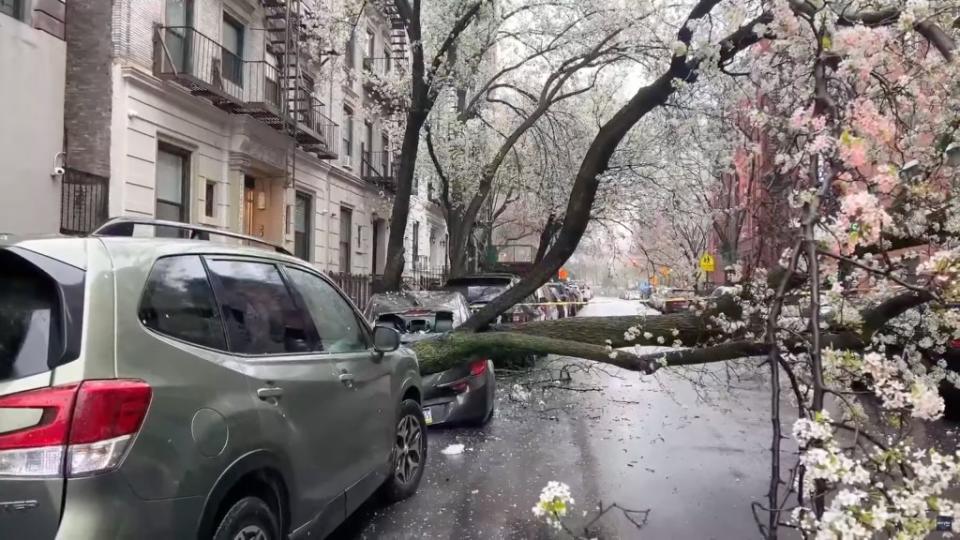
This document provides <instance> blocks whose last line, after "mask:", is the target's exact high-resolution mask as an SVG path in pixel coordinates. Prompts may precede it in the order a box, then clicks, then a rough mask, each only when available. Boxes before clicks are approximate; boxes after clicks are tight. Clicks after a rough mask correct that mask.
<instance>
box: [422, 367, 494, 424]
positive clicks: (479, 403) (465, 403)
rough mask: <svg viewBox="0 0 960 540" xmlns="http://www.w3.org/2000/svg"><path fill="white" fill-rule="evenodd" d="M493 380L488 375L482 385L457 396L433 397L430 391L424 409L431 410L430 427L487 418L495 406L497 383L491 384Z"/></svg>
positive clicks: (471, 387)
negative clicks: (431, 420) (491, 408)
mask: <svg viewBox="0 0 960 540" xmlns="http://www.w3.org/2000/svg"><path fill="white" fill-rule="evenodd" d="M488 373H489V372H488ZM492 378H493V377H492V376H491V375H489V374H488V376H487V377H485V378H484V380H483V383H482V384H480V385H478V386H473V385H471V386H470V389H469V390H468V391H466V392H463V393H462V394H457V395H455V396H450V395H446V396H441V397H431V396H430V392H429V391H428V392H427V397H426V399H425V400H424V401H423V408H424V409H428V408H429V409H430V415H431V416H432V418H433V422H432V423H431V424H430V425H432V426H436V425H439V424H456V423H461V422H475V421H479V420H482V419H484V418H486V416H487V413H488V412H489V411H490V407H492V406H493V399H494V392H495V386H494V384H495V383H491V382H490V380H491V379H492Z"/></svg>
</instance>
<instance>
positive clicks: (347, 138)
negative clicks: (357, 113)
mask: <svg viewBox="0 0 960 540" xmlns="http://www.w3.org/2000/svg"><path fill="white" fill-rule="evenodd" d="M353 124H354V112H353V107H350V106H349V105H344V106H343V128H344V129H343V146H344V152H343V155H344V157H345V158H346V159H345V161H346V164H347V167H350V166H351V165H353V143H354V140H353V127H354V126H353Z"/></svg>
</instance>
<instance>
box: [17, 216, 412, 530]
mask: <svg viewBox="0 0 960 540" xmlns="http://www.w3.org/2000/svg"><path fill="white" fill-rule="evenodd" d="M143 225H148V226H149V229H151V230H152V229H154V227H156V228H157V229H160V228H163V229H172V230H174V231H178V232H179V231H182V230H188V231H189V232H190V235H191V236H198V235H199V236H206V237H209V236H214V235H217V236H218V237H223V236H230V237H239V235H233V234H231V233H223V232H220V231H217V230H215V229H210V228H205V227H198V226H192V225H184V224H177V223H171V222H162V221H153V220H117V221H111V222H108V223H107V224H106V225H104V226H103V227H101V229H99V230H98V231H97V232H96V233H95V234H94V235H92V236H90V237H86V238H49V239H35V240H8V241H7V242H5V243H2V244H0V430H2V432H0V510H2V511H0V538H11V539H13V538H30V539H36V540H42V539H48V538H54V537H56V538H64V537H66V538H103V539H107V538H138V539H153V538H156V539H164V540H166V539H170V538H199V539H210V538H213V539H216V540H224V539H230V540H233V539H236V538H257V539H260V540H280V539H282V538H287V537H288V536H290V535H291V534H292V533H293V532H294V531H296V532H297V534H298V536H302V535H313V536H316V537H318V538H319V537H323V536H324V535H326V534H328V533H329V532H330V531H332V530H333V529H334V528H335V527H336V526H337V525H338V524H339V523H341V522H342V521H343V520H344V519H345V518H346V517H347V516H348V515H349V514H350V513H352V512H353V511H354V510H356V508H357V507H358V506H359V505H360V504H361V503H362V502H363V501H364V500H365V499H367V498H368V497H369V496H370V495H372V494H373V493H374V492H376V491H378V490H379V491H381V492H382V493H383V494H384V496H385V497H386V498H387V499H388V500H400V499H403V498H405V497H409V496H410V495H412V494H413V493H414V492H415V491H416V490H417V487H418V485H419V484H420V480H421V477H422V475H423V468H424V466H425V458H426V449H427V446H426V445H427V437H426V422H425V419H424V416H423V412H422V409H421V400H422V398H421V396H422V395H423V391H422V387H421V381H420V375H419V370H418V366H417V362H416V358H415V356H414V355H413V354H412V353H411V352H409V351H407V350H405V349H402V348H399V345H400V338H399V335H398V334H397V332H396V331H394V330H391V329H389V328H386V327H378V328H375V329H374V328H371V327H370V326H369V325H368V324H367V323H366V321H364V319H363V317H362V315H361V314H360V313H359V311H358V310H357V309H356V308H355V307H354V306H353V304H352V303H351V302H350V301H349V300H348V299H347V298H346V297H345V296H344V295H343V294H342V292H341V291H340V290H339V289H337V287H336V286H335V285H334V284H333V283H332V282H331V281H330V280H329V279H327V278H326V277H324V275H323V274H320V273H319V272H317V271H316V270H315V269H314V268H313V267H311V266H310V265H309V264H307V263H306V262H304V261H302V260H300V259H297V258H294V257H292V256H288V255H284V254H282V253H277V252H276V251H277V250H279V249H282V248H277V249H275V250H274V251H266V250H263V249H255V248H250V247H232V246H227V245H222V244H218V243H213V242H210V241H202V240H183V239H173V238H142V237H138V238H118V237H114V236H112V235H123V234H127V233H129V234H131V235H132V234H133V230H134V228H135V227H137V228H139V227H141V226H143ZM242 238H243V240H244V241H246V242H250V243H262V240H259V239H255V238H246V237H242Z"/></svg>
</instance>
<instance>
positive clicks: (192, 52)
mask: <svg viewBox="0 0 960 540" xmlns="http://www.w3.org/2000/svg"><path fill="white" fill-rule="evenodd" d="M154 37H155V41H156V43H155V48H154V71H155V72H156V73H157V75H158V76H160V77H167V78H170V77H173V78H175V79H178V80H179V81H181V82H183V83H186V84H187V86H190V87H191V89H192V90H199V89H203V90H208V91H212V92H217V93H220V94H222V95H223V96H229V97H232V98H234V99H235V100H237V101H243V98H244V96H243V79H244V76H243V75H244V73H243V71H244V66H243V59H241V58H240V57H239V56H237V55H235V54H233V53H231V52H230V51H228V50H227V49H225V48H224V47H223V45H221V44H220V43H218V42H217V41H215V40H213V39H211V38H210V37H208V36H206V35H204V34H203V33H202V32H200V31H199V30H197V29H196V28H193V27H192V26H158V27H157V29H156V32H155V34H154Z"/></svg>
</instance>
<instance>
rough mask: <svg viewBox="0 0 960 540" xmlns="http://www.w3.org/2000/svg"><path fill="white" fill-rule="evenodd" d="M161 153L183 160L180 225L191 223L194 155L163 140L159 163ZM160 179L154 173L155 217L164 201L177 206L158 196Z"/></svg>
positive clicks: (160, 144) (159, 149)
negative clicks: (159, 203)
mask: <svg viewBox="0 0 960 540" xmlns="http://www.w3.org/2000/svg"><path fill="white" fill-rule="evenodd" d="M160 152H164V153H167V154H172V155H175V156H179V157H180V158H182V159H183V170H182V171H181V172H180V177H181V178H180V182H181V183H180V198H181V201H180V205H179V206H180V223H190V210H191V205H190V197H191V189H190V180H191V178H192V177H193V171H192V167H193V153H192V152H191V151H190V150H188V149H186V148H183V147H181V146H176V145H175V144H172V143H168V142H166V141H163V140H160V141H158V142H157V158H158V159H157V161H159V155H160ZM158 178H159V177H158V175H157V173H156V172H154V186H153V215H154V217H156V215H157V203H158V202H161V201H162V202H165V203H167V204H170V205H175V204H176V203H174V202H173V201H168V200H166V199H161V198H160V197H159V195H158V194H157V191H158V190H157V185H156V182H157V180H158Z"/></svg>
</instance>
